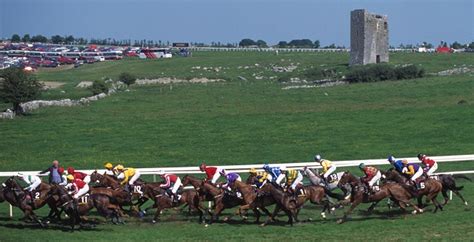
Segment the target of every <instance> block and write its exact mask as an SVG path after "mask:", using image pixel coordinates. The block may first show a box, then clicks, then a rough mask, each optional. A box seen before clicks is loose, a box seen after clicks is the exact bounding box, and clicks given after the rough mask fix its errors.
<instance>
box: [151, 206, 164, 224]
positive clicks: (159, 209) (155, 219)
mask: <svg viewBox="0 0 474 242" xmlns="http://www.w3.org/2000/svg"><path fill="white" fill-rule="evenodd" d="M161 211H162V208H161V207H159V206H158V207H157V208H156V212H155V216H154V217H153V220H152V221H151V222H152V223H154V224H155V223H156V222H157V221H158V220H159V219H160V214H161Z"/></svg>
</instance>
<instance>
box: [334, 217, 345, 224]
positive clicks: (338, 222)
mask: <svg viewBox="0 0 474 242" xmlns="http://www.w3.org/2000/svg"><path fill="white" fill-rule="evenodd" d="M336 223H337V224H342V223H344V219H342V218H341V219H338V220H337V221H336Z"/></svg>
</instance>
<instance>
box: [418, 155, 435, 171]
mask: <svg viewBox="0 0 474 242" xmlns="http://www.w3.org/2000/svg"><path fill="white" fill-rule="evenodd" d="M418 160H420V161H421V163H422V164H423V165H424V166H425V167H424V168H423V170H424V171H425V172H426V175H428V176H432V175H433V173H434V172H435V171H436V170H437V169H438V163H437V162H436V161H434V160H432V159H430V158H428V157H427V156H426V155H424V154H418Z"/></svg>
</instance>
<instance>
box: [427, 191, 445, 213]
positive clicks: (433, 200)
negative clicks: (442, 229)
mask: <svg viewBox="0 0 474 242" xmlns="http://www.w3.org/2000/svg"><path fill="white" fill-rule="evenodd" d="M437 195H438V194H437V193H433V194H432V195H430V198H431V202H433V204H434V205H435V206H436V208H435V210H434V211H433V213H436V212H437V211H438V208H439V209H440V210H441V211H443V206H441V204H440V203H439V202H438V200H437V199H436V197H437Z"/></svg>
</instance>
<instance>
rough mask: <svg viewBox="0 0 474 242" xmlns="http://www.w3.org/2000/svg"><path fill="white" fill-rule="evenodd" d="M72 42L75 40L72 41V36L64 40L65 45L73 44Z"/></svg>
mask: <svg viewBox="0 0 474 242" xmlns="http://www.w3.org/2000/svg"><path fill="white" fill-rule="evenodd" d="M74 40H75V39H74V36H72V35H69V36H67V37H66V38H65V39H64V41H65V42H66V43H68V44H73V43H74Z"/></svg>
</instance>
